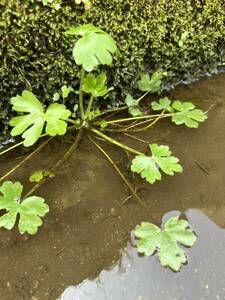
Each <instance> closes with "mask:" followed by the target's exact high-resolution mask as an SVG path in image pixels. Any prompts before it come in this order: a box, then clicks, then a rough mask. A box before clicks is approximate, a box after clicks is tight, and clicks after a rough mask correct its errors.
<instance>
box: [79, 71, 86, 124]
mask: <svg viewBox="0 0 225 300" xmlns="http://www.w3.org/2000/svg"><path fill="white" fill-rule="evenodd" d="M84 76H85V70H84V68H83V67H82V68H81V71H80V90H79V107H80V115H81V119H82V120H84V92H83V90H82V86H83V82H84Z"/></svg>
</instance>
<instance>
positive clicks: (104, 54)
mask: <svg viewBox="0 0 225 300" xmlns="http://www.w3.org/2000/svg"><path fill="white" fill-rule="evenodd" d="M65 34H67V35H80V36H82V37H81V38H80V39H79V40H78V41H77V43H76V44H75V46H74V48H73V57H74V59H75V62H76V64H77V65H82V66H83V68H84V69H85V70H86V71H87V72H91V71H92V70H93V69H94V68H95V67H97V66H98V65H100V64H102V65H111V64H112V54H114V53H115V52H116V50H117V47H116V44H115V41H114V39H113V38H112V37H111V36H110V35H109V34H107V33H106V32H104V31H103V30H101V29H100V28H98V27H96V26H94V25H92V24H86V25H81V26H78V27H72V28H70V29H69V30H68V31H66V32H65Z"/></svg>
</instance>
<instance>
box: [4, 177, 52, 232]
mask: <svg viewBox="0 0 225 300" xmlns="http://www.w3.org/2000/svg"><path fill="white" fill-rule="evenodd" d="M22 191H23V186H22V184H21V183H20V182H18V181H16V182H14V183H13V182H12V181H5V182H4V183H3V184H2V185H1V186H0V193H1V194H2V195H1V196H0V210H1V209H3V210H6V213H5V214H3V215H2V216H1V217H0V227H4V228H6V229H8V230H10V229H12V228H13V227H14V226H15V224H16V220H17V215H18V214H19V215H20V218H19V223H18V228H19V232H20V233H21V234H24V233H25V232H28V233H29V234H36V233H37V230H38V227H39V226H41V225H42V220H41V217H44V216H45V215H46V214H47V213H48V211H49V207H48V205H47V204H46V203H44V201H45V200H44V199H43V198H41V197H37V196H31V197H27V196H24V197H23V198H22V199H21V195H22Z"/></svg>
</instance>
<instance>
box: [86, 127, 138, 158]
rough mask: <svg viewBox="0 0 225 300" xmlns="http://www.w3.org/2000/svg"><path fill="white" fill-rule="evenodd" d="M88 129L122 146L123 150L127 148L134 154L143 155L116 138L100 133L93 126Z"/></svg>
mask: <svg viewBox="0 0 225 300" xmlns="http://www.w3.org/2000/svg"><path fill="white" fill-rule="evenodd" d="M89 130H90V131H92V132H93V133H95V134H97V135H98V136H100V137H102V138H103V139H104V140H106V141H108V142H110V143H112V144H114V145H116V146H118V147H120V148H122V149H123V150H127V151H129V152H131V153H133V154H136V155H144V154H143V153H142V152H139V151H137V150H135V149H133V148H131V147H128V146H127V145H124V144H122V143H120V142H118V141H117V140H114V139H113V138H111V137H109V136H107V135H105V134H104V133H102V132H101V131H99V130H97V129H95V128H89Z"/></svg>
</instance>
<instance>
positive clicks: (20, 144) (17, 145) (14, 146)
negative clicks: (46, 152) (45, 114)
mask: <svg viewBox="0 0 225 300" xmlns="http://www.w3.org/2000/svg"><path fill="white" fill-rule="evenodd" d="M74 128H75V126H69V127H68V130H71V129H74ZM45 136H48V134H47V133H44V134H42V135H41V136H40V137H39V139H40V138H43V137H45ZM23 143H24V141H22V142H19V143H17V144H15V145H13V146H11V147H9V148H7V149H5V150H3V151H2V152H0V156H1V155H3V154H5V153H7V152H9V151H11V150H13V149H15V148H17V147H19V146H22V145H23Z"/></svg>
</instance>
